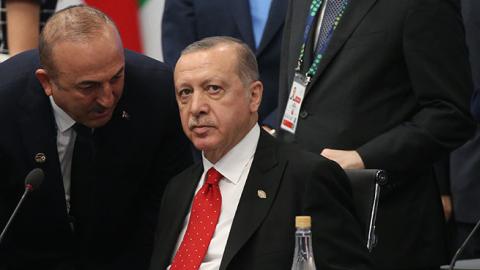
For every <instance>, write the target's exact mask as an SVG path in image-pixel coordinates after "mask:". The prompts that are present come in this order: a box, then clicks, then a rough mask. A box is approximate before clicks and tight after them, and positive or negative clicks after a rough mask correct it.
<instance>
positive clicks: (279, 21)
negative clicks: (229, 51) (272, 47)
mask: <svg viewBox="0 0 480 270" xmlns="http://www.w3.org/2000/svg"><path fill="white" fill-rule="evenodd" d="M286 13H287V1H283V0H272V4H271V7H270V12H269V15H268V21H267V24H266V25H265V30H264V31H263V36H262V40H261V41H260V46H258V50H257V53H256V54H257V56H258V55H260V53H262V51H263V50H264V49H265V48H266V47H267V45H268V44H269V43H270V41H271V40H272V39H273V37H275V35H276V34H277V32H279V31H282V26H283V23H284V21H285V16H286Z"/></svg>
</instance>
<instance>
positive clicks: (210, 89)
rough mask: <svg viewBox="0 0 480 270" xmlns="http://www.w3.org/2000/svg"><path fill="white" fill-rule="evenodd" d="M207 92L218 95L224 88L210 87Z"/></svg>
mask: <svg viewBox="0 0 480 270" xmlns="http://www.w3.org/2000/svg"><path fill="white" fill-rule="evenodd" d="M207 90H208V92H209V93H217V92H219V91H220V90H222V88H221V87H220V86H218V85H209V86H208V87H207Z"/></svg>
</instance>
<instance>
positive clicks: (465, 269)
mask: <svg viewBox="0 0 480 270" xmlns="http://www.w3.org/2000/svg"><path fill="white" fill-rule="evenodd" d="M440 269H449V266H448V265H443V266H442V267H441V268H440ZM453 269H455V270H480V259H471V260H459V261H457V263H455V267H454V268H453Z"/></svg>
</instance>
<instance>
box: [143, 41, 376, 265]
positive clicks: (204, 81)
mask: <svg viewBox="0 0 480 270" xmlns="http://www.w3.org/2000/svg"><path fill="white" fill-rule="evenodd" d="M174 80H175V89H176V95H177V103H178V105H179V108H180V118H181V121H182V126H183V130H184V132H185V133H186V134H187V137H188V138H189V139H190V140H191V142H192V143H193V144H194V145H195V147H196V148H197V149H199V150H202V156H203V159H202V163H198V164H196V165H194V166H192V167H190V168H188V169H187V170H185V171H184V172H182V173H181V174H179V175H178V176H177V177H175V178H173V179H172V181H170V183H169V185H168V186H167V188H166V190H165V193H164V197H163V199H162V205H161V209H160V215H159V220H163V221H165V220H168V222H160V223H159V224H158V226H157V232H156V240H155V247H154V252H153V256H152V259H151V266H150V269H151V270H160V269H166V268H167V267H169V265H170V268H169V269H170V270H178V269H185V270H187V269H188V270H196V269H239V270H240V269H251V270H256V269H262V270H264V269H275V270H278V269H290V268H291V265H292V261H293V260H292V259H293V251H294V246H295V244H294V243H295V241H294V235H295V229H294V219H295V216H296V215H311V216H312V220H313V222H312V223H313V225H312V226H313V227H312V233H313V249H314V253H315V261H316V265H317V267H318V269H371V265H370V262H369V260H368V256H367V250H366V247H365V245H364V239H363V233H362V229H361V226H360V225H359V222H358V220H357V218H356V216H355V215H354V214H353V213H354V209H353V205H352V198H351V190H350V186H349V184H348V180H347V178H346V175H345V173H344V172H343V171H342V170H341V169H340V167H339V166H338V165H336V164H335V163H334V162H332V161H329V160H327V159H325V158H322V157H320V156H317V155H313V154H310V153H307V152H301V151H298V150H297V149H295V148H294V147H291V146H288V145H283V144H279V143H278V142H276V141H275V139H274V138H272V137H271V136H270V135H268V134H267V133H266V132H264V131H261V129H260V127H259V125H258V124H257V121H258V112H257V111H258V107H259V104H260V101H261V98H262V90H263V86H262V83H261V82H260V81H259V80H258V69H257V65H256V61H255V56H254V54H253V53H252V52H251V50H250V49H249V48H248V46H247V45H246V44H244V43H241V41H239V40H236V39H232V38H229V37H210V38H206V39H204V40H201V41H198V42H196V43H193V44H192V45H190V46H189V47H187V48H186V49H185V50H184V51H183V52H182V56H181V57H180V59H179V61H178V63H177V65H176V67H175V72H174ZM198 213H200V214H198Z"/></svg>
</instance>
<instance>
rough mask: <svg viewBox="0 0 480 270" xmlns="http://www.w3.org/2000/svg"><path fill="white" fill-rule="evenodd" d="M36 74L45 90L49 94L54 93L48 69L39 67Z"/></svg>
mask: <svg viewBox="0 0 480 270" xmlns="http://www.w3.org/2000/svg"><path fill="white" fill-rule="evenodd" d="M35 76H36V77H37V79H38V81H39V82H40V84H41V85H42V87H43V91H45V94H46V95H47V96H51V95H52V82H51V78H50V76H49V75H48V73H47V71H46V70H45V69H43V68H39V69H37V70H36V71H35Z"/></svg>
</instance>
